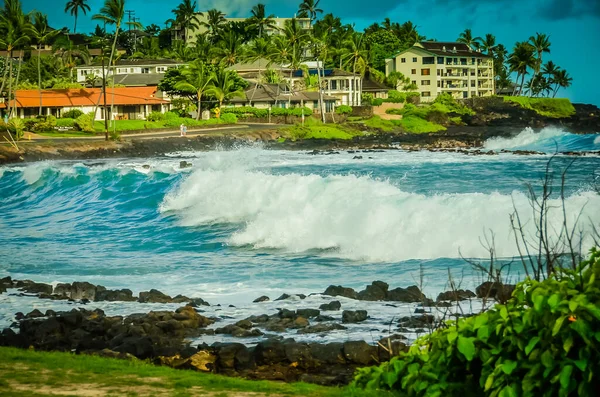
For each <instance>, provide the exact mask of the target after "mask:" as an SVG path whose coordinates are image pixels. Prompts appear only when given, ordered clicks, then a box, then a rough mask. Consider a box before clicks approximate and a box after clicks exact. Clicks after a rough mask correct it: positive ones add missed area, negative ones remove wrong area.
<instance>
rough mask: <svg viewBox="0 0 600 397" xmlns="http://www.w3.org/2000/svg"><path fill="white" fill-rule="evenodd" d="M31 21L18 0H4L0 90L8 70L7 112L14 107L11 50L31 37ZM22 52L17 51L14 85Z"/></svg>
mask: <svg viewBox="0 0 600 397" xmlns="http://www.w3.org/2000/svg"><path fill="white" fill-rule="evenodd" d="M30 36H31V23H30V21H29V15H26V14H24V13H23V8H22V6H21V1H20V0H5V1H4V8H3V9H1V10H0V47H1V48H4V49H6V62H5V69H4V78H3V79H2V86H1V87H0V92H3V91H4V85H5V82H6V75H7V71H8V75H9V79H8V98H9V104H8V114H9V115H10V114H11V113H12V110H13V105H14V106H15V107H16V101H12V99H13V98H12V96H13V95H12V94H13V92H12V91H13V51H14V50H17V49H22V48H24V47H25V46H26V45H27V44H28V43H29V41H30V39H31V37H30ZM22 60H23V53H22V52H20V53H19V66H18V69H17V79H16V83H15V85H17V84H18V83H19V73H20V71H21V63H22Z"/></svg>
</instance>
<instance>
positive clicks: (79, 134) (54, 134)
mask: <svg viewBox="0 0 600 397" xmlns="http://www.w3.org/2000/svg"><path fill="white" fill-rule="evenodd" d="M37 134H38V135H41V136H47V137H51V138H79V137H82V136H87V137H89V136H95V135H97V134H94V133H90V132H81V131H72V132H38V133H37Z"/></svg>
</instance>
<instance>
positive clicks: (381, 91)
mask: <svg viewBox="0 0 600 397" xmlns="http://www.w3.org/2000/svg"><path fill="white" fill-rule="evenodd" d="M389 90H390V87H388V86H386V85H385V84H382V83H380V82H378V81H375V80H374V79H372V78H371V77H368V78H364V79H363V80H362V93H363V94H371V95H372V96H373V98H381V99H387V97H388V91H389Z"/></svg>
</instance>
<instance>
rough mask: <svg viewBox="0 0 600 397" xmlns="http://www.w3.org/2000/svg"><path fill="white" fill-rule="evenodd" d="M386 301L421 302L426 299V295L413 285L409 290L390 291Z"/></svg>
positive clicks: (397, 289) (396, 289)
mask: <svg viewBox="0 0 600 397" xmlns="http://www.w3.org/2000/svg"><path fill="white" fill-rule="evenodd" d="M386 299H387V300H389V301H395V302H406V303H412V302H421V301H423V299H425V295H423V293H422V292H421V290H420V289H419V288H418V287H417V286H416V285H412V286H410V287H408V288H406V289H405V288H395V289H393V290H390V291H388V292H387V294H386Z"/></svg>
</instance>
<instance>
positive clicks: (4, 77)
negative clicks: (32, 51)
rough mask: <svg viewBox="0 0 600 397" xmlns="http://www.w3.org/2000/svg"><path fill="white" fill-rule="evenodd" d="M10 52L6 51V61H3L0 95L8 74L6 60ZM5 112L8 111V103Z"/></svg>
mask: <svg viewBox="0 0 600 397" xmlns="http://www.w3.org/2000/svg"><path fill="white" fill-rule="evenodd" d="M9 54H10V51H6V59H5V60H4V76H2V85H1V86H0V94H1V93H2V92H3V91H4V85H5V83H6V75H7V74H8V59H9ZM6 110H7V111H8V103H7V104H6Z"/></svg>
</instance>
